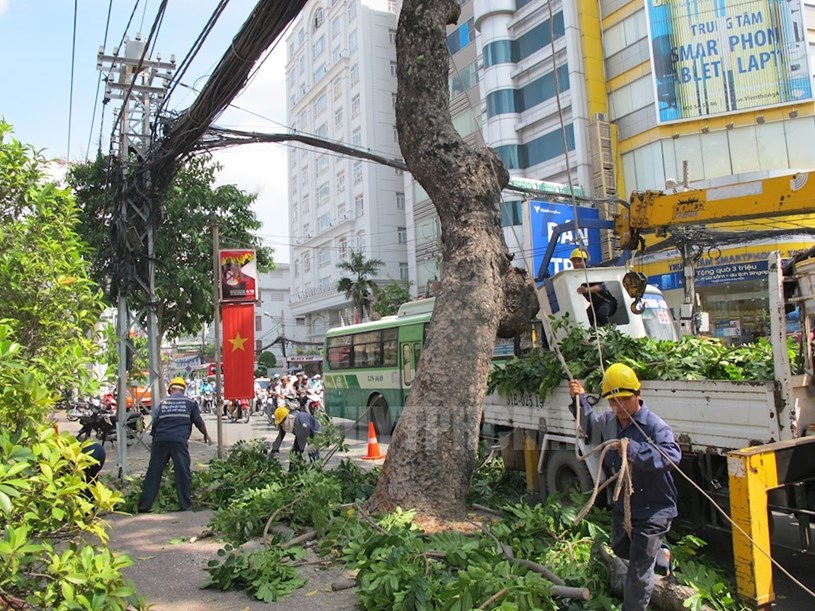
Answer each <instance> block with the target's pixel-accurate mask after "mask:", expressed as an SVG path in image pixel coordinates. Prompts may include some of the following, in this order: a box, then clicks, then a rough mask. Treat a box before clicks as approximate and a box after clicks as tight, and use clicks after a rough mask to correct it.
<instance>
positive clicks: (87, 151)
mask: <svg viewBox="0 0 815 611" xmlns="http://www.w3.org/2000/svg"><path fill="white" fill-rule="evenodd" d="M112 10H113V0H109V1H108V16H107V19H106V20H105V36H104V38H103V39H102V48H103V49H104V48H105V47H107V44H108V31H109V29H110V14H111V11H112ZM102 78H103V77H102V75H101V74H100V75H99V80H97V81H96V94H95V95H94V96H93V112H92V113H91V128H90V130H88V146H87V147H85V159H89V154H90V150H91V138H92V137H93V124H94V123H95V122H96V108H97V106H98V104H99V88H100V87H101V86H102ZM99 120H100V121H101V120H102V119H101V118H100V119H99ZM101 149H102V134H101V132H100V134H99V148H98V151H99V152H101Z"/></svg>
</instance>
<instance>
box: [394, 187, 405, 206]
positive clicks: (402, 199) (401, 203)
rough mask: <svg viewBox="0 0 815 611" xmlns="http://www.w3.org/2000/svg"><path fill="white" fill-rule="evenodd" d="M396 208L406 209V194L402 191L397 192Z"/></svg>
mask: <svg viewBox="0 0 815 611" xmlns="http://www.w3.org/2000/svg"><path fill="white" fill-rule="evenodd" d="M396 209H397V210H404V209H405V194H404V193H402V192H401V191H397V192H396Z"/></svg>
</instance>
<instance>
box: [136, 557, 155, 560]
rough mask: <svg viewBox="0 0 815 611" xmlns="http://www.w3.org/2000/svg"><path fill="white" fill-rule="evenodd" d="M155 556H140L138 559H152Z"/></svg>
mask: <svg viewBox="0 0 815 611" xmlns="http://www.w3.org/2000/svg"><path fill="white" fill-rule="evenodd" d="M153 558H155V556H138V557H136V560H152V559H153Z"/></svg>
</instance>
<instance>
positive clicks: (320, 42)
mask: <svg viewBox="0 0 815 611" xmlns="http://www.w3.org/2000/svg"><path fill="white" fill-rule="evenodd" d="M312 51H313V52H314V57H319V56H320V55H321V54H322V52H323V51H325V36H320V37H319V38H318V39H317V40H316V41H315V42H314V47H313V49H312Z"/></svg>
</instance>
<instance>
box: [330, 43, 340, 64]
mask: <svg viewBox="0 0 815 611" xmlns="http://www.w3.org/2000/svg"><path fill="white" fill-rule="evenodd" d="M341 59H342V51H340V48H339V47H337V48H336V49H334V50H333V51H331V65H332V66H333V65H334V64H336V63H337V62H338V61H340V60H341Z"/></svg>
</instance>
